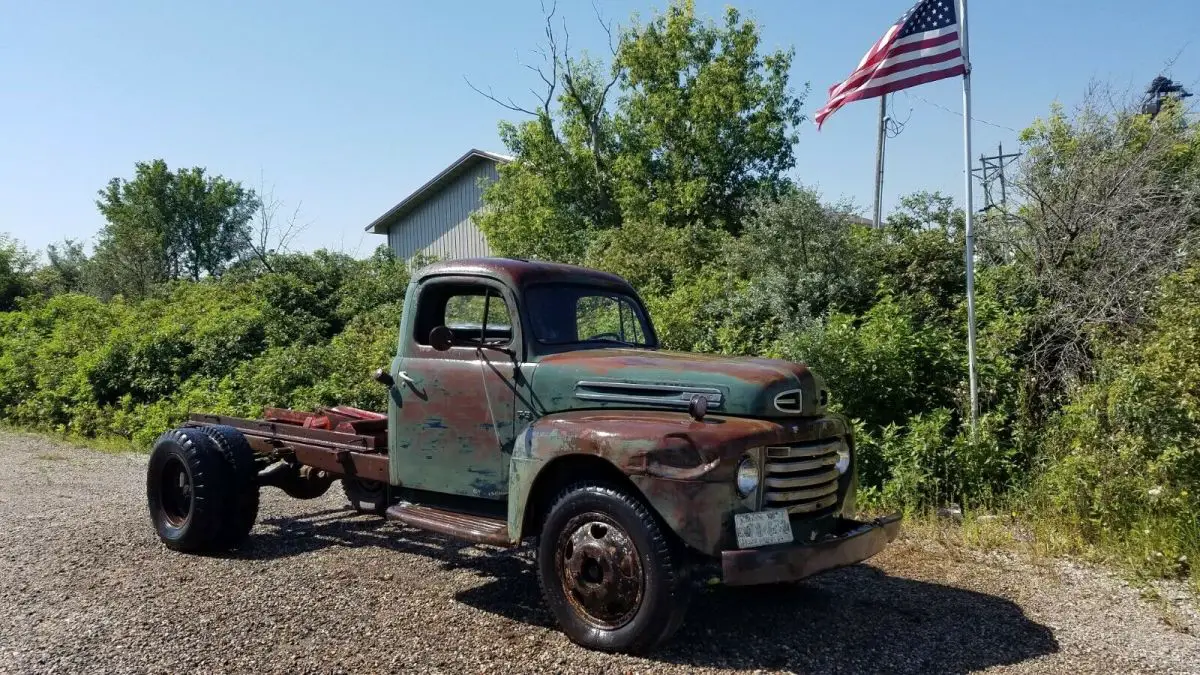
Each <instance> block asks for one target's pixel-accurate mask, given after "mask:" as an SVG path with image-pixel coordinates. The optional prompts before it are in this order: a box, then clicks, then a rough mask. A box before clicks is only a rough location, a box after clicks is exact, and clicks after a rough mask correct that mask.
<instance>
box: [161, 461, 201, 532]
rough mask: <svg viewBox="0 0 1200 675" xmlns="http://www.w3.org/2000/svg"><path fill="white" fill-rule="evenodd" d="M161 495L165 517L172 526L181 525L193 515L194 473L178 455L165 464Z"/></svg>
mask: <svg viewBox="0 0 1200 675" xmlns="http://www.w3.org/2000/svg"><path fill="white" fill-rule="evenodd" d="M159 495H160V497H161V506H160V508H161V509H162V514H163V517H164V518H165V519H166V521H167V522H168V523H170V525H171V527H180V526H182V525H183V524H184V523H186V522H187V519H188V517H189V516H191V515H192V498H193V494H192V474H191V472H189V471H188V468H187V466H185V465H184V463H183V461H182V460H180V459H179V458H178V457H171V458H169V459H168V460H167V461H166V463H165V464H163V470H162V478H161V481H160V483H159Z"/></svg>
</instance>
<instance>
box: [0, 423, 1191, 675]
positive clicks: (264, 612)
mask: <svg viewBox="0 0 1200 675" xmlns="http://www.w3.org/2000/svg"><path fill="white" fill-rule="evenodd" d="M144 467H145V457H144V456H137V455H111V454H104V453H99V452H95V451H91V450H82V449H75V448H71V447H68V446H65V445H63V444H60V443H56V442H53V441H49V440H46V439H43V438H40V437H36V436H29V435H21V434H12V433H4V432H0V672H6V673H7V672H14V673H25V672H29V673H35V672H36V673H45V672H68V673H82V672H106V673H107V672H137V673H144V672H163V673H180V672H231V671H237V672H256V673H265V672H286V673H301V672H347V673H350V672H353V673H377V672H385V671H397V670H406V671H408V670H419V671H423V672H425V671H427V672H447V673H458V672H484V671H486V672H532V671H553V672H587V673H596V672H701V671H716V670H745V671H793V672H817V673H827V672H830V673H831V672H838V673H845V672H872V673H875V672H914V673H915V672H921V673H928V672H950V673H960V672H968V671H976V670H994V671H997V672H1017V673H1025V672H1070V673H1087V672H1095V673H1114V672H1197V673H1200V638H1198V637H1197V635H1200V630H1198V629H1200V621H1198V620H1197V617H1196V614H1195V613H1193V612H1192V611H1191V610H1190V609H1189V607H1190V605H1189V603H1190V602H1191V600H1189V599H1182V600H1179V605H1178V607H1174V609H1171V608H1165V607H1164V605H1163V601H1147V600H1143V599H1142V598H1141V597H1140V596H1141V594H1140V593H1139V591H1138V590H1137V589H1133V588H1129V587H1127V586H1126V585H1124V584H1122V583H1121V582H1119V581H1117V580H1115V579H1113V578H1112V577H1110V576H1108V575H1106V574H1103V573H1102V572H1099V571H1096V570H1094V569H1091V568H1087V567H1082V566H1077V565H1072V564H1069V563H1052V564H1039V565H1034V564H1031V563H1030V562H1029V561H1027V560H1023V559H1021V558H1020V557H1019V556H1014V555H1010V554H992V555H982V554H975V553H971V552H967V551H962V550H959V549H954V548H947V547H943V546H941V545H936V544H930V543H922V542H920V541H916V540H913V539H901V540H899V541H898V542H896V543H895V544H894V545H893V546H892V547H891V548H890V549H889V550H887V551H885V552H884V553H883V554H881V555H879V556H878V557H876V558H875V559H874V560H872V561H871V563H870V564H868V565H859V566H856V567H853V568H848V569H844V570H839V571H836V572H831V573H829V574H826V575H824V576H821V577H818V578H815V579H812V580H809V581H807V582H805V583H803V584H799V585H795V586H791V587H784V588H779V587H775V588H751V589H741V590H735V589H730V588H724V587H720V586H711V587H707V588H704V589H702V590H701V591H700V592H699V593H698V595H697V596H696V598H695V600H694V601H693V603H692V608H691V611H690V614H689V616H688V621H687V622H686V624H685V625H684V628H683V629H682V630H681V631H680V632H679V633H678V634H677V636H676V638H675V639H674V640H673V641H672V642H671V643H669V644H668V645H667V646H666V647H664V648H663V649H662V650H660V651H659V652H657V653H655V654H654V655H652V656H651V657H649V658H633V657H627V656H620V655H609V654H601V653H596V652H589V651H585V650H582V649H580V648H578V647H576V646H574V645H572V644H571V643H570V642H568V641H567V640H566V638H564V637H563V635H562V634H561V633H559V632H558V631H556V630H555V629H554V627H553V625H552V622H551V618H550V616H549V615H548V614H547V612H546V611H545V610H544V609H543V608H542V606H541V602H540V598H539V596H538V590H537V582H536V580H535V579H534V576H533V573H532V569H531V561H530V556H529V552H528V551H517V552H515V553H514V552H502V551H497V550H488V549H483V548H480V547H472V546H464V545H462V544H460V543H458V542H455V541H452V540H449V539H444V538H440V537H437V536H433V535H429V534H425V533H421V532H417V531H414V530H408V529H403V528H399V527H397V526H395V525H392V524H390V523H385V522H382V521H381V520H379V519H377V518H372V517H366V516H358V515H352V514H351V513H350V512H349V511H348V508H347V507H346V506H345V504H344V502H343V500H342V498H341V493H340V490H338V489H337V486H335V488H334V489H332V490H330V492H329V494H328V495H326V496H325V497H323V498H321V499H318V500H314V501H309V502H301V501H296V500H291V499H289V498H287V497H285V496H284V495H283V494H282V493H279V492H278V491H275V490H273V489H271V490H267V491H265V492H264V500H263V509H262V513H261V515H260V521H259V524H258V526H257V527H256V528H255V530H254V533H253V535H252V541H251V543H250V545H249V546H248V548H247V550H246V551H244V552H241V553H238V554H236V555H233V556H230V557H200V556H187V555H182V554H177V553H172V552H169V551H167V550H166V549H165V548H163V547H162V546H161V545H160V544H159V543H158V541H157V539H156V538H155V535H154V532H153V531H152V529H151V527H150V524H149V519H148V518H147V515H146V506H145V497H144ZM1168 604H1169V603H1168Z"/></svg>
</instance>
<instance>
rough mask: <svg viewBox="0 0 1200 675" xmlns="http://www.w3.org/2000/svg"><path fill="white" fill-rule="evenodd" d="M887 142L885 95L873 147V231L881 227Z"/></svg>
mask: <svg viewBox="0 0 1200 675" xmlns="http://www.w3.org/2000/svg"><path fill="white" fill-rule="evenodd" d="M886 142H887V94H884V95H882V96H880V97H879V145H878V146H876V147H875V229H879V228H880V227H881V226H882V225H883V150H884V144H885V143H886Z"/></svg>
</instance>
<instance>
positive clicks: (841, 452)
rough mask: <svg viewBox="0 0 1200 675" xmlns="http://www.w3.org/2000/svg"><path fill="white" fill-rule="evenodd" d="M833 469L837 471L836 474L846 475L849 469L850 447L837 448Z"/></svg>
mask: <svg viewBox="0 0 1200 675" xmlns="http://www.w3.org/2000/svg"><path fill="white" fill-rule="evenodd" d="M833 468H835V469H837V472H838V473H846V471H847V470H848V469H849V468H850V446H848V445H843V446H842V447H840V448H838V458H837V464H834V465H833Z"/></svg>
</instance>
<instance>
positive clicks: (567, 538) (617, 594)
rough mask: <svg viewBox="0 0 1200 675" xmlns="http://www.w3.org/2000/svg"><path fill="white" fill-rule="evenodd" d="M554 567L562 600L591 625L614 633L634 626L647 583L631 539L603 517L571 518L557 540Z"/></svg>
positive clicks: (598, 515) (585, 515)
mask: <svg viewBox="0 0 1200 675" xmlns="http://www.w3.org/2000/svg"><path fill="white" fill-rule="evenodd" d="M554 566H555V568H556V570H557V572H558V578H559V580H560V582H561V583H562V590H563V594H564V595H565V596H566V597H567V601H568V602H570V603H571V606H572V607H573V608H574V609H575V612H576V613H577V614H578V615H579V616H581V617H583V618H584V619H585V620H586V621H587V622H588V623H590V624H592V625H594V626H597V627H598V628H603V629H606V630H614V629H617V628H620V627H621V626H624V625H625V624H627V623H629V622H630V621H631V620H633V617H634V615H636V614H637V610H638V608H639V607H641V605H642V596H643V594H644V587H645V583H646V578H645V575H644V574H643V572H642V562H641V558H640V557H639V555H638V551H637V547H636V546H635V545H634V543H633V539H631V538H630V537H629V533H627V532H626V531H625V530H623V529H621V527H620V526H619V525H617V523H616V522H615V521H614V520H613V519H612V518H609V517H608V516H606V515H604V514H602V513H585V514H582V515H579V516H575V517H574V518H572V519H571V520H570V521H569V522H568V523H567V525H566V527H564V528H563V530H562V533H561V534H560V535H559V537H558V547H557V549H556V550H555V553H554Z"/></svg>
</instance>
